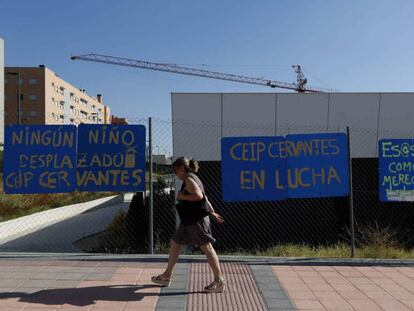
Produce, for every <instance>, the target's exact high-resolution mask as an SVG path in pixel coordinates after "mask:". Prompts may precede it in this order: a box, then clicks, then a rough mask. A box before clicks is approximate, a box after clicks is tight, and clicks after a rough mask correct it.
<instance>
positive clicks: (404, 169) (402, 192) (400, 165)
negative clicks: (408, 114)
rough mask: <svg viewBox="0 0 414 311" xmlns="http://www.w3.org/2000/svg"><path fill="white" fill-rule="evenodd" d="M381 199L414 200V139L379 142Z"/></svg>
mask: <svg viewBox="0 0 414 311" xmlns="http://www.w3.org/2000/svg"><path fill="white" fill-rule="evenodd" d="M378 145H379V146H378V147H379V148H378V150H379V152H378V155H379V193H380V201H383V202H387V201H414V140H413V139H382V140H380V141H379V142H378Z"/></svg>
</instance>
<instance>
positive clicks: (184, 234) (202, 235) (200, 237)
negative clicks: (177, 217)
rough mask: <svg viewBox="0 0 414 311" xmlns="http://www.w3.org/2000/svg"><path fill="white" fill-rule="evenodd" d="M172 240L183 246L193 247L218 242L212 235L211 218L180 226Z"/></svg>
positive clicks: (207, 217)
mask: <svg viewBox="0 0 414 311" xmlns="http://www.w3.org/2000/svg"><path fill="white" fill-rule="evenodd" d="M171 239H172V240H173V241H174V242H176V243H178V244H181V245H193V246H197V247H200V246H202V245H204V244H206V243H209V242H215V241H216V239H215V238H213V235H212V233H211V225H210V218H209V216H206V217H204V218H203V219H201V220H200V221H198V222H196V223H194V224H191V225H183V224H180V226H179V227H178V229H177V230H176V231H175V233H174V234H173V236H172V237H171Z"/></svg>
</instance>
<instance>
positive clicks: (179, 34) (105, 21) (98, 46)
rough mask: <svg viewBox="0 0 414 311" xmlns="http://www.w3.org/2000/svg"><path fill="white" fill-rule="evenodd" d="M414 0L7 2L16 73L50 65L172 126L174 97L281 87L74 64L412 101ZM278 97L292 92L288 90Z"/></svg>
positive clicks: (3, 22)
mask: <svg viewBox="0 0 414 311" xmlns="http://www.w3.org/2000/svg"><path fill="white" fill-rule="evenodd" d="M413 12H414V1H412V0H406V1H401V0H392V1H391V0H382V1H375V0H362V1H361V0H350V1H344V0H315V1H308V0H302V1H299V0H297V1H294V0H280V1H278V0H254V1H253V0H248V1H247V0H221V1H216V0H214V1H211V0H209V1H198V0H174V1H173V0H164V1H160V0H152V1H143V0H142V1H139V0H117V1H115V0H113V1H108V0H71V1H55V0H53V1H51V0H41V1H33V0H14V1H6V0H0V37H2V38H3V39H4V40H5V65H6V66H37V65H39V64H44V65H46V66H47V67H49V68H50V69H52V70H53V71H55V72H56V73H57V74H59V75H60V76H61V77H62V78H63V79H65V80H67V81H68V82H70V83H71V84H73V85H75V86H77V87H79V88H85V89H86V90H87V92H88V93H89V94H91V95H96V94H97V93H102V94H103V98H104V102H105V103H106V104H108V105H109V106H110V107H111V109H112V112H113V113H114V114H115V115H118V116H126V117H129V118H142V117H148V116H152V117H154V118H161V119H168V118H170V117H171V116H170V93H171V92H273V91H275V89H270V88H266V87H259V86H250V85H244V84H238V83H231V82H225V81H219V80H211V79H203V78H196V77H188V76H182V75H174V74H169V73H163V72H155V71H148V70H142V69H134V68H124V67H116V66H112V65H104V64H97V63H87V62H80V61H71V60H70V56H71V55H76V54H86V53H99V54H108V55H113V56H120V57H127V58H136V59H141V60H148V61H154V62H166V63H176V64H182V65H189V66H198V65H201V64H205V66H203V67H202V68H204V69H207V70H214V71H222V72H227V73H234V74H241V75H248V76H254V77H265V78H268V79H272V80H278V81H283V82H294V81H295V74H294V72H293V70H292V68H291V65H292V64H301V65H302V67H303V70H304V73H305V75H306V77H307V78H308V81H309V82H308V84H309V85H310V86H319V87H324V88H333V89H335V90H339V91H344V92H354V91H355V92H385V91H395V92H400V91H401V92H411V91H414V90H413V80H414V79H413V76H412V75H413V73H414V62H413V53H414V40H413V34H414V18H413ZM276 91H278V92H285V90H281V89H276Z"/></svg>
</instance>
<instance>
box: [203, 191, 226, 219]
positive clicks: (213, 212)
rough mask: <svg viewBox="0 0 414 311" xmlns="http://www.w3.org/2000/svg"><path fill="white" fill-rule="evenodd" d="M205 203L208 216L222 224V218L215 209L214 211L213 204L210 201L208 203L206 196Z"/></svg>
mask: <svg viewBox="0 0 414 311" xmlns="http://www.w3.org/2000/svg"><path fill="white" fill-rule="evenodd" d="M206 203H207V209H208V212H209V213H210V216H211V217H212V218H213V219H214V220H215V221H216V222H218V223H219V224H222V223H223V222H224V218H223V217H222V216H221V215H219V214H217V213H216V212H215V211H214V208H213V205H211V203H210V201H209V200H208V198H207V196H206Z"/></svg>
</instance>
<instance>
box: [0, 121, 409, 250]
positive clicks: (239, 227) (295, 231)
mask: <svg viewBox="0 0 414 311" xmlns="http://www.w3.org/2000/svg"><path fill="white" fill-rule="evenodd" d="M51 118H52V117H51V116H49V119H51ZM48 123H52V124H56V123H57V122H56V120H54V122H53V120H51V122H48ZM128 123H129V124H140V125H144V126H145V127H146V129H147V136H146V137H147V140H148V141H147V142H146V146H147V165H146V166H147V167H146V170H147V173H146V184H147V187H146V189H147V191H146V192H144V193H135V195H133V194H120V193H101V192H97V193H89V192H88V193H85V192H74V193H68V194H26V195H6V194H4V193H1V194H0V204H1V206H2V207H1V209H0V217H1V222H0V232H2V234H1V238H0V251H47V252H55V251H62V252H76V251H83V252H111V253H113V252H117V253H148V252H151V250H150V245H152V246H153V249H154V252H156V253H160V252H166V250H167V247H168V244H169V239H170V237H171V235H172V234H173V232H174V230H175V228H176V226H177V224H178V222H179V220H178V218H177V214H176V212H175V208H174V202H175V189H176V188H177V187H178V186H179V181H178V180H176V179H175V178H174V175H173V174H172V168H171V163H172V160H173V159H175V158H176V157H179V156H188V157H194V158H195V159H196V160H198V161H199V164H200V171H199V176H200V178H201V180H202V181H203V183H204V186H205V190H206V194H207V196H208V198H209V200H210V201H211V203H212V204H213V206H214V208H215V209H216V211H217V212H218V213H219V214H221V215H222V216H223V217H224V219H225V223H224V224H221V225H219V224H216V223H213V224H212V226H213V228H212V229H213V234H214V236H215V238H216V239H217V243H216V248H217V249H218V250H219V251H225V252H232V251H238V250H240V249H242V250H245V251H247V252H254V251H255V250H264V249H267V248H270V247H272V246H275V245H280V244H288V243H294V244H307V245H311V246H317V245H333V244H337V243H350V208H349V206H350V204H349V197H328V198H312V199H288V200H283V201H266V202H253V201H252V202H231V203H229V202H224V201H223V195H222V178H221V161H220V139H221V138H222V137H237V136H274V135H277V136H284V135H287V134H295V133H301V134H306V133H324V132H346V128H326V127H316V126H304V125H294V124H292V125H284V126H278V127H275V126H274V125H270V124H269V125H268V124H253V123H250V124H247V123H230V122H227V123H225V124H222V123H218V122H217V123H216V122H199V121H192V120H174V121H170V120H159V119H152V120H151V126H150V124H149V120H148V119H144V118H136V119H134V118H129V119H128ZM62 125H63V123H62ZM350 130H351V135H350V139H351V147H350V150H351V158H352V181H353V188H352V189H353V208H354V222H355V231H356V232H355V233H356V242H357V247H358V246H359V245H360V244H361V243H367V242H369V241H368V240H369V239H370V237H371V236H372V235H375V234H381V233H382V234H383V236H386V237H387V236H388V237H390V238H392V239H393V241H395V243H396V245H399V246H402V247H406V248H412V247H414V232H413V231H414V206H413V204H414V203H410V202H390V203H383V202H380V201H379V186H378V183H379V176H378V140H379V139H381V138H412V137H414V132H413V133H411V132H403V131H385V130H381V131H378V130H370V129H362V128H351V129H350ZM149 137H151V143H150V141H149ZM150 146H151V148H150ZM149 155H152V157H149ZM150 158H152V170H151V164H150V161H149V159H150ZM150 180H152V191H151V193H150V189H151V187H150ZM99 197H100V198H99ZM92 199H95V200H93V201H91V200H92ZM75 204H76V205H75Z"/></svg>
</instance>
